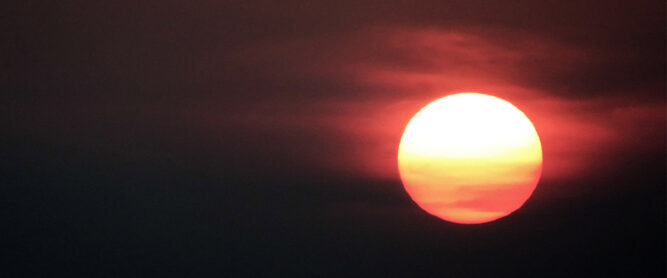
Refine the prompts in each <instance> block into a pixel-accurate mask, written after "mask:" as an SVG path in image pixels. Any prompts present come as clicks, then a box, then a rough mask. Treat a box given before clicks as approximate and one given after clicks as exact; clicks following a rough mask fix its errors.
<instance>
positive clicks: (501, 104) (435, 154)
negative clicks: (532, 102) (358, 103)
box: [398, 93, 542, 224]
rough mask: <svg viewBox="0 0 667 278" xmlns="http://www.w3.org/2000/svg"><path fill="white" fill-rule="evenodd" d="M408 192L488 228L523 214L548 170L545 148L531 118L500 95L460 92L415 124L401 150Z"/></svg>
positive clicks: (442, 214)
mask: <svg viewBox="0 0 667 278" xmlns="http://www.w3.org/2000/svg"><path fill="white" fill-rule="evenodd" d="M398 169H399V173H400V175H401V180H402V181H403V185H404V187H405V190H406V191H407V192H408V194H410V197H411V198H412V200H414V201H415V202H416V203H417V204H418V205H419V206H420V207H421V208H422V209H424V210H425V211H426V212H428V213H430V214H433V215H435V216H437V217H439V218H441V219H444V220H447V221H450V222H455V223H465V224H473V223H484V222H489V221H493V220H496V219H498V218H501V217H503V216H506V215H508V214H510V213H512V212H514V211H515V210H517V209H519V208H520V207H521V206H522V205H523V203H524V202H525V201H526V200H527V199H528V198H529V197H530V195H531V194H532V192H533V190H535V187H536V186H537V183H538V181H539V179H540V176H541V173H542V145H541V143H540V138H539V136H538V135H537V131H536V130H535V127H534V126H533V124H532V123H531V122H530V120H529V119H528V117H526V115H524V114H523V112H521V111H520V110H519V109H518V108H516V107H515V106H514V105H512V104H511V103H509V102H507V101H505V100H502V99H500V98H497V97H494V96H490V95H485V94H479V93H460V94H454V95H449V96H446V97H443V98H441V99H438V100H435V101H433V102H431V103H430V104H428V105H426V106H425V107H424V108H422V109H421V110H420V111H419V112H418V113H417V114H416V115H415V116H414V117H412V119H411V120H410V122H409V123H408V125H407V127H406V128H405V132H404V133H403V136H402V138H401V143H400V145H399V147H398Z"/></svg>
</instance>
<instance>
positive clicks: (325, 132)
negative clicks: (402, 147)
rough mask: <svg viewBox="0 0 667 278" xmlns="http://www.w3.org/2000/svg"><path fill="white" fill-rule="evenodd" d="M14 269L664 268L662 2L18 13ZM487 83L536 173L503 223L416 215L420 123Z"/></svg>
mask: <svg viewBox="0 0 667 278" xmlns="http://www.w3.org/2000/svg"><path fill="white" fill-rule="evenodd" d="M2 6H4V7H2V9H0V10H2V11H3V14H4V15H3V16H2V19H0V20H1V22H2V24H0V30H2V33H3V36H2V43H1V44H0V58H1V61H2V69H1V70H0V84H1V85H2V91H3V93H2V94H0V113H1V114H2V117H0V123H2V126H3V132H2V137H1V141H0V150H1V151H2V152H1V153H0V154H1V157H2V159H1V160H0V165H1V166H0V185H1V187H2V194H0V196H1V197H0V198H1V199H2V202H0V203H1V204H2V210H0V213H1V214H2V218H3V219H4V220H3V222H4V228H3V229H2V231H0V238H2V241H1V242H2V246H3V247H2V249H3V253H5V257H6V258H7V259H6V262H8V265H11V266H12V267H9V268H8V269H6V270H4V271H7V272H8V274H12V276H15V275H27V276H43V275H49V276H50V275H51V274H54V273H62V274H70V275H86V276H128V275H142V276H148V275H151V276H153V275H161V276H165V275H166V276H171V275H174V276H185V275H188V276H193V275H198V276H204V275H206V276H213V275H216V276H221V275H224V276H236V277H238V276H252V277H257V276H271V277H275V276H277V275H279V274H282V275H288V276H308V277H310V276H380V275H382V276H399V277H405V276H413V277H433V276H435V277H443V276H454V277H478V276H490V275H494V276H510V275H511V276H520V277H521V276H536V275H538V276H557V277H562V276H565V275H567V276H580V275H586V276H593V277H595V276H602V277H606V276H610V275H612V276H655V277H662V276H664V274H665V246H666V245H665V141H666V139H665V126H666V125H665V5H664V2H662V1H616V0H612V1H604V2H600V1H349V2H348V1H281V2H275V1H175V0H167V1H141V2H140V3H136V1H126V0H122V1H112V2H108V3H96V2H95V1H92V2H91V1H14V3H3V4H2ZM458 92H480V93H485V94H490V95H494V96H497V97H500V98H503V99H505V100H508V101H510V102H511V103H512V104H514V105H515V106H516V107H518V108H519V109H521V110H522V111H523V112H524V113H525V114H526V115H527V116H528V117H529V118H530V120H531V121H532V122H533V124H534V125H535V128H536V130H537V132H538V134H539V136H540V139H541V142H542V148H543V157H544V165H543V174H542V179H541V180H540V183H539V184H538V185H537V188H536V190H535V191H534V193H533V195H532V197H531V198H530V199H529V200H528V201H527V202H526V203H525V204H524V206H523V207H522V208H521V209H519V210H518V211H516V212H515V213H513V214H511V215H509V216H507V217H505V218H502V219H499V220H497V221H494V222H490V223H486V224H478V225H460V224H454V223H449V222H445V221H443V220H440V219H438V218H436V217H433V216H431V215H429V214H428V213H426V212H424V211H422V210H421V209H419V207H418V206H417V205H416V204H415V203H414V202H413V201H412V200H411V199H410V197H409V196H408V195H407V193H406V192H405V190H404V189H403V186H402V184H401V181H400V178H399V176H398V168H397V161H396V155H397V150H398V144H399V142H400V138H401V134H402V132H403V130H404V128H405V126H406V124H407V122H408V121H409V120H410V118H411V117H412V116H413V115H414V114H415V113H416V112H417V111H419V109H421V108H422V107H423V106H425V105H426V104H428V103H430V102H431V101H433V100H435V99H438V98H441V97H444V96H446V95H449V94H453V93H458Z"/></svg>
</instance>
